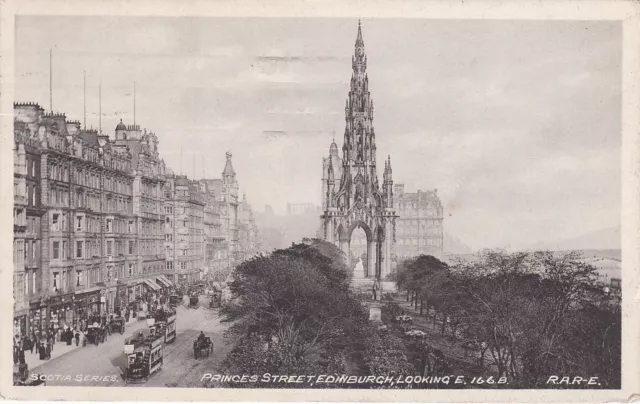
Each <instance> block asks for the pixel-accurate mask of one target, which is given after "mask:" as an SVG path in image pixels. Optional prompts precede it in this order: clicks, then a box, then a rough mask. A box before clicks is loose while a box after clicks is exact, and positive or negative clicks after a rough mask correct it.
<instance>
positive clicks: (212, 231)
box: [199, 180, 229, 282]
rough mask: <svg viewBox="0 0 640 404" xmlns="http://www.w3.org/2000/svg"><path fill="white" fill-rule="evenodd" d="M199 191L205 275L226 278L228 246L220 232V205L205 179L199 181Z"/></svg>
mask: <svg viewBox="0 0 640 404" xmlns="http://www.w3.org/2000/svg"><path fill="white" fill-rule="evenodd" d="M199 185H200V192H201V193H202V195H203V198H204V201H205V206H204V237H205V254H204V268H205V277H206V278H207V279H211V280H213V281H215V282H219V281H223V280H224V279H225V278H226V271H225V270H226V269H227V265H228V263H229V260H228V257H227V254H228V246H227V243H226V241H225V240H226V238H225V235H224V234H223V233H222V219H221V217H220V206H219V204H218V201H217V200H216V198H215V194H214V193H213V189H209V188H208V186H207V183H206V182H205V181H202V180H201V181H199Z"/></svg>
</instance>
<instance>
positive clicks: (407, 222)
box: [396, 218, 442, 228]
mask: <svg viewBox="0 0 640 404" xmlns="http://www.w3.org/2000/svg"><path fill="white" fill-rule="evenodd" d="M396 223H397V225H398V227H399V228H400V227H406V226H417V225H418V224H419V225H420V226H422V227H425V226H426V227H432V226H433V227H440V224H441V223H442V222H441V221H440V220H426V219H402V218H400V219H398V221H397V222H396Z"/></svg>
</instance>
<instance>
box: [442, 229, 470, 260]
mask: <svg viewBox="0 0 640 404" xmlns="http://www.w3.org/2000/svg"><path fill="white" fill-rule="evenodd" d="M443 250H444V253H445V255H451V254H472V253H473V249H472V248H471V247H469V246H468V245H466V244H464V243H463V242H462V241H460V239H459V238H457V237H456V236H453V235H451V234H449V233H444V240H443Z"/></svg>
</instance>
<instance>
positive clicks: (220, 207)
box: [199, 152, 260, 281]
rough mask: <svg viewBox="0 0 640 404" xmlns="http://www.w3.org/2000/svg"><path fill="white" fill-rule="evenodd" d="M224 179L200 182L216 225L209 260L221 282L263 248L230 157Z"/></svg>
mask: <svg viewBox="0 0 640 404" xmlns="http://www.w3.org/2000/svg"><path fill="white" fill-rule="evenodd" d="M226 158H227V160H226V163H225V166H224V170H223V171H222V177H221V178H214V179H201V180H199V183H200V189H201V191H202V192H203V193H204V197H205V200H206V201H207V204H214V205H213V206H212V208H207V209H210V210H211V216H210V217H211V220H212V222H213V225H212V226H211V227H209V228H210V233H211V236H210V237H208V238H207V239H208V241H207V255H206V256H207V261H208V267H209V269H210V274H211V277H210V278H211V279H213V280H216V281H219V280H222V278H226V276H227V275H228V274H229V273H230V271H231V270H232V268H233V267H234V266H235V265H236V264H237V263H239V262H242V261H243V260H245V259H247V258H249V257H250V256H252V255H254V254H255V253H256V252H258V251H259V249H260V242H259V233H258V228H257V225H256V223H255V220H254V217H253V211H252V209H251V206H250V205H249V203H248V201H247V199H246V197H244V198H243V200H242V201H239V200H238V190H239V186H238V181H237V180H236V172H235V170H234V169H233V163H232V162H231V158H232V155H231V153H230V152H227V154H226Z"/></svg>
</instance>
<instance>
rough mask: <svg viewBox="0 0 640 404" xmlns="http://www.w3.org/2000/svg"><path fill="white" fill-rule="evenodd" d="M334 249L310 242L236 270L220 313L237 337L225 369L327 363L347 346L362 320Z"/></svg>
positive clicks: (360, 308) (362, 312)
mask: <svg viewBox="0 0 640 404" xmlns="http://www.w3.org/2000/svg"><path fill="white" fill-rule="evenodd" d="M333 248H334V247H333V246H331V247H329V246H327V245H326V244H324V243H318V242H314V241H312V240H311V241H308V242H307V243H303V244H294V245H292V247H290V248H288V249H284V250H278V251H275V252H274V253H273V254H271V255H270V256H259V257H256V258H254V259H252V260H249V261H245V262H244V263H242V264H240V265H239V266H238V267H237V268H236V270H235V272H234V279H235V280H234V282H232V283H231V285H230V288H231V291H232V293H233V294H234V295H235V296H236V297H237V299H234V300H233V301H232V303H231V304H229V305H228V306H226V307H224V308H223V310H222V314H223V315H224V319H223V321H228V322H233V325H232V326H231V327H230V328H229V330H228V336H229V337H230V338H233V340H234V341H237V342H236V346H235V349H234V350H233V351H232V354H230V355H229V357H228V358H227V364H228V366H229V368H230V369H251V368H253V367H255V361H254V359H253V358H259V357H260V358H263V360H265V361H267V363H275V364H277V366H279V367H283V366H284V367H287V366H290V367H291V369H290V371H295V370H296V369H298V368H299V367H300V366H302V367H304V368H307V367H308V366H310V364H313V365H314V366H321V365H322V364H325V365H326V364H328V363H334V362H335V360H334V359H335V358H336V357H339V356H340V353H341V352H343V351H345V350H349V349H351V347H350V346H349V345H350V344H352V342H353V341H354V340H357V339H354V338H353V337H354V336H356V335H357V336H359V333H360V330H361V329H362V327H363V325H364V324H366V323H367V317H366V315H365V312H364V309H363V307H362V306H361V305H360V303H359V302H358V301H357V300H355V299H354V298H353V297H352V296H351V294H350V292H349V290H348V283H347V276H346V273H345V266H344V264H343V262H342V261H341V260H340V255H339V254H337V253H336V251H335V250H333ZM243 352H253V353H254V354H251V355H249V356H247V355H245V354H244V353H243ZM256 352H261V354H260V355H258V354H256ZM243 361H244V362H246V363H244V362H243ZM274 366H275V365H274Z"/></svg>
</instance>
